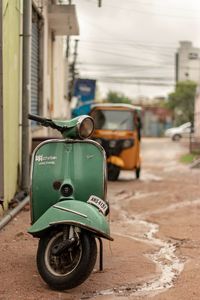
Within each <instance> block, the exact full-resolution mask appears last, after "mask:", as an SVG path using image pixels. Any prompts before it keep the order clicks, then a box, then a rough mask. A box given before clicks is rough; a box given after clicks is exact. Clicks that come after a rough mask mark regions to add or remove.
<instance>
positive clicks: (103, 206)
mask: <svg viewBox="0 0 200 300" xmlns="http://www.w3.org/2000/svg"><path fill="white" fill-rule="evenodd" d="M87 203H89V204H93V205H94V206H96V207H97V208H98V209H99V210H100V211H101V212H102V213H103V214H104V215H105V214H106V212H107V210H108V204H107V203H106V202H105V201H104V200H102V199H101V198H99V197H97V196H94V195H92V196H90V198H89V199H88V201H87Z"/></svg>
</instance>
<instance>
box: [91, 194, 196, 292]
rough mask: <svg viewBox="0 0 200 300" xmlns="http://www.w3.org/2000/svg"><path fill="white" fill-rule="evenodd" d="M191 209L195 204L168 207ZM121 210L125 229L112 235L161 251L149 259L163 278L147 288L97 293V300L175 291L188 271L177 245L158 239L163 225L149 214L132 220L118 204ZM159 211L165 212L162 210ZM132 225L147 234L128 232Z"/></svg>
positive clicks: (142, 286) (149, 255)
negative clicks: (155, 222) (150, 218)
mask: <svg viewBox="0 0 200 300" xmlns="http://www.w3.org/2000/svg"><path fill="white" fill-rule="evenodd" d="M122 194H123V193H122ZM134 197H137V194H135V195H134ZM199 202H200V200H196V201H195V204H199ZM118 203H120V202H118ZM187 205H191V201H186V202H184V203H178V204H174V205H170V206H169V207H168V210H171V209H174V208H175V207H176V208H180V207H184V206H187ZM117 206H118V209H120V210H121V215H120V219H121V222H120V223H119V228H121V229H120V232H119V230H118V229H117V228H116V227H115V231H112V232H113V234H115V235H118V236H122V237H126V238H130V239H134V240H136V241H140V242H142V243H148V244H151V245H154V246H156V247H157V248H158V250H157V251H155V252H154V253H153V254H147V255H146V257H148V258H149V259H150V260H152V261H153V262H154V263H155V264H156V266H157V268H158V270H159V271H160V275H158V276H157V277H156V278H155V279H153V280H150V281H147V282H145V283H144V284H137V285H136V284H133V285H131V284H129V285H127V286H121V287H118V288H113V289H106V290H102V291H99V292H97V293H95V295H93V297H95V296H101V295H102V296H103V295H104V296H109V295H113V296H117V297H118V296H125V297H127V296H146V295H152V296H153V295H155V294H159V293H161V292H163V291H164V290H166V289H169V288H171V287H173V286H174V282H175V280H176V279H177V277H178V276H179V275H180V273H181V272H182V270H183V268H184V261H183V260H181V259H180V258H179V257H177V256H176V245H177V243H172V242H165V241H163V240H161V239H159V238H157V237H155V235H156V233H157V232H158V231H159V225H158V224H154V223H151V222H147V221H145V220H144V217H145V216H146V214H143V215H142V214H141V215H137V216H132V218H130V217H129V216H128V213H127V212H126V211H124V210H122V208H121V207H120V204H118V205H117ZM158 211H159V212H161V210H158ZM163 211H166V208H165V209H163ZM151 213H152V212H151ZM153 213H154V212H153ZM120 224H123V226H121V225H120ZM131 225H132V226H133V227H134V228H136V227H137V226H138V227H139V226H140V227H142V228H143V230H141V231H140V233H139V234H138V233H137V232H135V231H134V230H127V228H128V227H129V226H131ZM130 232H131V233H132V232H133V234H130Z"/></svg>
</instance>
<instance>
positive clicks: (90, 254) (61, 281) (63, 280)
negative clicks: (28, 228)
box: [37, 231, 97, 290]
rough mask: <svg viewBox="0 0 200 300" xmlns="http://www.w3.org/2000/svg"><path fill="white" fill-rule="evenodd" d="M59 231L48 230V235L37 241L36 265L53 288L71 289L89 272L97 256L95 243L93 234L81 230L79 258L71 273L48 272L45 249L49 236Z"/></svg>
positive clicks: (81, 281)
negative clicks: (80, 253)
mask: <svg viewBox="0 0 200 300" xmlns="http://www.w3.org/2000/svg"><path fill="white" fill-rule="evenodd" d="M58 232H59V231H50V232H49V234H48V235H46V236H45V237H42V238H41V239H40V241H39V245H38V251H37V267H38V271H39V273H40V275H41V277H42V278H43V280H44V281H45V282H46V283H47V284H48V285H49V286H50V287H51V288H52V289H55V290H67V289H72V288H74V287H76V286H78V285H80V284H81V283H83V282H84V281H85V280H86V279H87V278H88V277H89V275H90V274H91V272H92V270H93V268H94V265H95V263H96V258H97V245H96V240H95V237H94V235H92V234H90V233H89V232H86V231H82V232H81V234H80V242H81V243H82V257H81V260H80V262H79V264H78V266H77V267H76V269H75V270H73V271H72V273H70V274H67V275H66V276H62V277H59V276H55V275H54V274H52V273H50V272H49V270H48V269H47V267H46V265H45V259H44V257H45V249H46V247H47V245H48V243H49V241H50V240H51V238H52V237H53V236H54V235H55V234H56V233H58Z"/></svg>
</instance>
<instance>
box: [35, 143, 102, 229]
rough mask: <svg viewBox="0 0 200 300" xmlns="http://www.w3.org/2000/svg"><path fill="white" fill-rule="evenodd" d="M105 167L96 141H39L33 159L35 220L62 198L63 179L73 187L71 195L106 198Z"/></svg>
mask: <svg viewBox="0 0 200 300" xmlns="http://www.w3.org/2000/svg"><path fill="white" fill-rule="evenodd" d="M105 167H106V166H105V157H104V151H103V150H102V149H101V148H99V147H98V146H97V145H96V144H94V143H93V142H90V141H73V142H69V141H65V140H59V141H58V140H51V141H47V142H45V143H43V144H42V145H40V146H39V147H38V148H37V149H36V151H35V153H34V155H33V161H32V191H31V192H32V200H31V205H32V223H34V222H35V221H36V220H37V219H38V218H39V217H40V216H41V215H42V214H43V213H44V212H45V211H46V210H47V209H48V208H49V207H50V206H52V205H53V204H55V203H57V202H59V201H61V200H62V195H61V186H62V185H63V184H64V183H65V184H70V185H71V186H72V188H73V193H72V194H71V195H70V196H69V197H68V199H80V200H81V201H83V202H86V201H87V200H88V198H89V197H90V196H91V195H96V196H98V197H100V198H102V199H104V198H105ZM59 185H60V187H59ZM65 198H66V197H65Z"/></svg>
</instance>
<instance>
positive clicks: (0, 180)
mask: <svg viewBox="0 0 200 300" xmlns="http://www.w3.org/2000/svg"><path fill="white" fill-rule="evenodd" d="M2 16H3V13H2V1H0V204H1V205H3V201H4V149H3V144H4V143H3V136H4V134H3V131H4V127H3V30H2V28H3V26H2V23H3V19H2Z"/></svg>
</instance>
